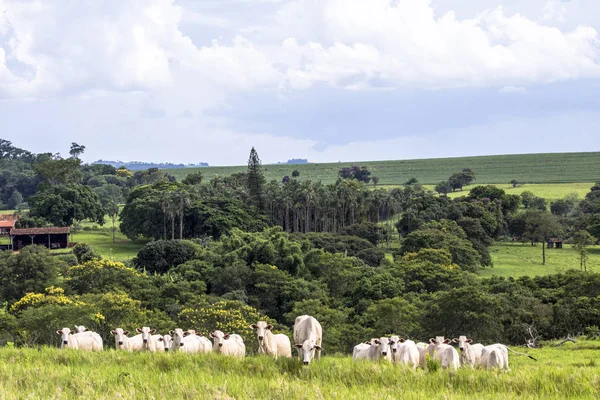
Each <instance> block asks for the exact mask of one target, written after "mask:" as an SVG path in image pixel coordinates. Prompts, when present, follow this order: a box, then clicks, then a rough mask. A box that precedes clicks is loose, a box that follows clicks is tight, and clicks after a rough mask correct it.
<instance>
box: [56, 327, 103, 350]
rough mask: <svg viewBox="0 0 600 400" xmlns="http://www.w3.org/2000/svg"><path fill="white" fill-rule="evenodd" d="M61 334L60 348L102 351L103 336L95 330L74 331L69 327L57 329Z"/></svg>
mask: <svg viewBox="0 0 600 400" xmlns="http://www.w3.org/2000/svg"><path fill="white" fill-rule="evenodd" d="M56 334H57V335H60V339H61V341H60V348H61V349H73V350H84V351H102V349H103V348H104V346H103V343H102V338H101V337H100V335H98V334H97V333H95V332H85V331H84V332H72V331H71V329H69V328H62V329H60V330H57V331H56Z"/></svg>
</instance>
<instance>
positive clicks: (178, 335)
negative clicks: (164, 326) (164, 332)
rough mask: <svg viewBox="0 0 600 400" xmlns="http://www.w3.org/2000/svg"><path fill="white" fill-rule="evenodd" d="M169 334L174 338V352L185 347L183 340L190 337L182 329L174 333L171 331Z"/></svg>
mask: <svg viewBox="0 0 600 400" xmlns="http://www.w3.org/2000/svg"><path fill="white" fill-rule="evenodd" d="M169 333H170V334H171V336H172V337H173V350H177V349H179V348H180V347H183V345H184V344H185V343H184V342H183V338H184V337H186V336H188V335H189V333H188V332H187V331H186V332H184V331H183V329H181V328H177V329H175V330H173V331H170V332H169Z"/></svg>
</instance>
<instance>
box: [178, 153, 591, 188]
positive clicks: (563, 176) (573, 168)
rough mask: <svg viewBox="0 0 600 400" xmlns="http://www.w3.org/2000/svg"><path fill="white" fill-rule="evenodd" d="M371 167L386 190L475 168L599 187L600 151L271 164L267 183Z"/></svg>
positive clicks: (482, 173)
mask: <svg viewBox="0 0 600 400" xmlns="http://www.w3.org/2000/svg"><path fill="white" fill-rule="evenodd" d="M353 165H358V166H367V167H368V168H369V170H370V171H371V172H372V175H373V176H378V177H379V178H380V181H379V184H380V185H400V184H403V183H404V182H406V181H407V180H408V179H409V178H412V177H415V178H417V179H418V180H419V182H420V183H422V184H436V183H439V182H440V181H442V180H446V179H448V177H449V176H450V175H452V174H453V173H454V172H457V171H460V170H461V169H463V168H471V169H472V170H473V171H474V172H475V174H476V177H477V180H476V182H475V184H477V183H481V184H483V183H486V184H487V183H504V184H506V183H509V182H510V181H511V180H513V179H516V180H517V181H519V182H523V183H572V182H595V181H597V180H598V179H600V152H593V153H592V152H590V153H549V154H518V155H501V156H478V157H460V158H434V159H421V160H397V161H367V162H339V163H324V164H300V165H289V164H271V165H264V171H265V176H266V178H267V180H271V179H276V180H281V179H282V178H283V177H284V176H285V175H289V176H291V175H292V171H294V170H298V171H299V172H300V177H299V179H301V180H305V179H310V180H313V181H319V180H320V181H322V182H323V183H331V182H334V181H335V180H336V179H337V173H338V171H339V170H340V168H342V167H349V166H353ZM245 170H246V166H245V165H243V166H232V167H204V168H183V169H169V170H167V172H168V173H170V174H172V175H175V176H176V177H177V179H178V180H181V179H183V178H184V177H185V176H186V175H187V174H189V173H192V172H195V171H202V173H203V174H204V176H205V178H206V179H211V178H213V177H214V176H216V175H221V176H227V175H230V174H232V173H235V172H240V171H245Z"/></svg>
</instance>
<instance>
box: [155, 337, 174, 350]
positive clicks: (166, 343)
mask: <svg viewBox="0 0 600 400" xmlns="http://www.w3.org/2000/svg"><path fill="white" fill-rule="evenodd" d="M156 340H158V341H159V342H160V343H162V346H163V349H164V351H169V350H171V346H172V344H173V338H172V337H171V335H164V336H162V337H159V338H158V339H156Z"/></svg>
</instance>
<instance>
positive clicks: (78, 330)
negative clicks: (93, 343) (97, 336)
mask: <svg viewBox="0 0 600 400" xmlns="http://www.w3.org/2000/svg"><path fill="white" fill-rule="evenodd" d="M75 330H76V331H77V333H82V332H89V329H88V328H86V327H85V326H83V325H75Z"/></svg>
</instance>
